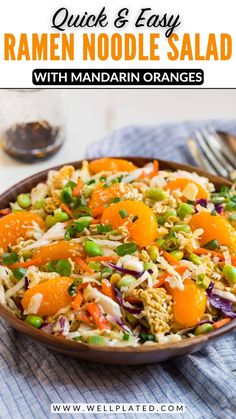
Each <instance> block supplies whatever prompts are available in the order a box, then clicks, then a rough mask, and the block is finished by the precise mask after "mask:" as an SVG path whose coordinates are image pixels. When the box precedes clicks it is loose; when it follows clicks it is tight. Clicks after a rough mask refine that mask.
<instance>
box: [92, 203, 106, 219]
mask: <svg viewBox="0 0 236 419" xmlns="http://www.w3.org/2000/svg"><path fill="white" fill-rule="evenodd" d="M104 210H105V207H104V205H102V206H101V207H97V208H94V209H93V210H92V216H93V217H95V218H96V217H100V216H101V215H102V214H103V212H104Z"/></svg>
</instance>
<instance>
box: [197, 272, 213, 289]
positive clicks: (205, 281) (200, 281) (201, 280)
mask: <svg viewBox="0 0 236 419" xmlns="http://www.w3.org/2000/svg"><path fill="white" fill-rule="evenodd" d="M210 282H211V281H210V278H208V277H207V276H206V275H205V274H199V275H198V276H197V278H196V285H197V286H198V287H199V288H203V289H204V290H206V289H207V288H208V287H209V285H210Z"/></svg>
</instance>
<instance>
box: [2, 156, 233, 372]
mask: <svg viewBox="0 0 236 419" xmlns="http://www.w3.org/2000/svg"><path fill="white" fill-rule="evenodd" d="M127 159H128V160H130V161H132V162H133V163H134V164H135V165H136V166H139V167H142V166H143V165H144V164H146V163H148V162H150V161H152V160H153V159H151V158H150V159H148V158H140V157H138V158H136V157H133V158H131V157H127ZM69 164H71V165H73V166H75V167H76V168H79V167H81V161H77V162H72V163H69ZM159 165H160V168H161V169H167V170H178V169H182V170H186V171H188V172H193V171H195V172H197V173H198V174H200V175H203V176H206V177H208V178H209V179H210V181H211V182H213V183H214V184H215V186H216V188H217V189H219V187H220V186H221V185H231V184H230V182H229V181H227V180H226V179H223V178H220V177H217V176H213V175H211V174H208V173H206V172H204V171H202V170H200V169H197V168H195V167H192V166H187V165H182V164H179V163H173V162H170V161H164V160H159ZM62 166H63V165H61V166H58V167H54V168H53V169H59V168H60V167H62ZM47 173H48V170H44V171H43V172H40V173H37V174H35V175H34V176H30V177H29V178H27V179H25V180H23V181H21V182H19V183H17V184H16V185H15V186H13V187H12V188H10V189H9V190H8V191H6V192H5V193H3V194H2V195H1V196H0V209H1V208H5V207H7V206H8V205H9V202H12V201H15V199H16V197H17V195H19V194H20V193H22V192H29V191H30V190H31V189H32V188H33V187H34V186H35V185H36V184H37V183H39V182H41V181H45V180H46V177H47ZM0 316H1V317H2V318H3V319H4V320H5V321H6V322H8V323H9V324H10V325H11V326H12V327H13V328H14V329H16V330H17V331H19V332H20V333H24V334H25V335H27V336H29V337H30V338H32V339H35V340H36V341H38V342H40V343H41V344H42V345H44V346H46V347H47V348H49V349H51V350H52V351H56V352H59V353H61V354H64V355H68V356H72V357H74V358H79V359H83V360H86V361H92V362H101V363H104V364H126V365H128V364H129V365H131V364H133V365H134V364H149V363H153V362H160V361H164V360H167V359H170V358H173V357H176V356H180V355H186V354H190V353H193V352H196V351H198V350H200V349H201V348H203V347H204V346H206V345H207V344H208V343H210V342H212V341H213V340H214V339H216V338H218V337H220V336H222V335H224V334H225V333H227V332H230V331H231V330H234V329H235V328H236V319H234V320H232V321H231V322H230V323H228V324H226V325H225V326H223V327H222V328H220V329H216V330H214V331H213V332H211V333H209V334H208V335H202V336H198V337H194V338H188V339H186V340H184V341H180V342H177V343H169V344H164V345H161V344H158V343H156V344H154V345H151V346H145V345H144V346H139V347H132V346H130V347H107V346H95V345H87V344H83V343H79V342H74V341H69V340H61V339H58V338H56V337H53V336H50V335H48V334H46V333H45V332H42V331H40V330H38V329H35V328H33V327H31V326H29V325H27V324H26V323H25V322H23V321H22V320H20V319H18V318H16V317H15V316H13V315H12V314H11V313H10V312H8V310H6V309H5V308H4V307H3V306H1V305H0Z"/></svg>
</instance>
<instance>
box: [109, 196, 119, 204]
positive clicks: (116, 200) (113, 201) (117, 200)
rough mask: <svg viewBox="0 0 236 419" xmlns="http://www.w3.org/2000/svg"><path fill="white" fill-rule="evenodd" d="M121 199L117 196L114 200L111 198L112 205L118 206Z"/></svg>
mask: <svg viewBox="0 0 236 419" xmlns="http://www.w3.org/2000/svg"><path fill="white" fill-rule="evenodd" d="M120 201H121V198H119V197H118V196H115V197H114V198H110V203H111V204H116V203H117V202H120Z"/></svg>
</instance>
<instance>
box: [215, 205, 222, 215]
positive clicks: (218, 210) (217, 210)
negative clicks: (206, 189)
mask: <svg viewBox="0 0 236 419" xmlns="http://www.w3.org/2000/svg"><path fill="white" fill-rule="evenodd" d="M215 210H216V212H217V214H221V213H222V211H223V205H222V204H220V203H217V204H215Z"/></svg>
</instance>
